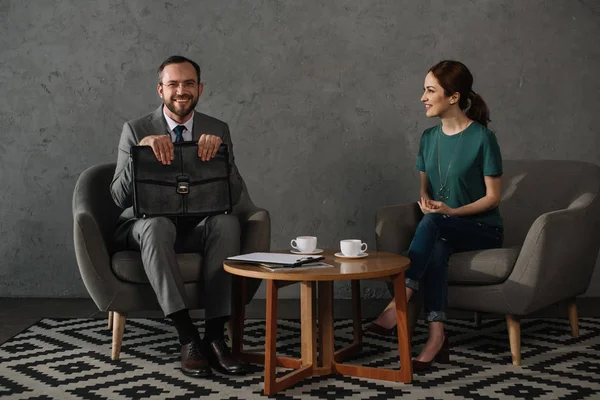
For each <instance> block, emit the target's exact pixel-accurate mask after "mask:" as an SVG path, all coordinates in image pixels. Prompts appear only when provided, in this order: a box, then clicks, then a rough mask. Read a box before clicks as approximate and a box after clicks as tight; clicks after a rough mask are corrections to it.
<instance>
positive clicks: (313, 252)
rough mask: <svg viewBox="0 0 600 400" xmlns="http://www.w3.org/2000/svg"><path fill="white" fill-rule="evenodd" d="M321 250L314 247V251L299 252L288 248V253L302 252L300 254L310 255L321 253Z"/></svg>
mask: <svg viewBox="0 0 600 400" xmlns="http://www.w3.org/2000/svg"><path fill="white" fill-rule="evenodd" d="M322 252H323V249H315V250H314V251H311V252H308V253H303V252H301V251H299V250H290V253H293V254H302V255H306V256H309V255H312V254H321V253H322Z"/></svg>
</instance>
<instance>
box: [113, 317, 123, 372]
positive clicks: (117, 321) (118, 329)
mask: <svg viewBox="0 0 600 400" xmlns="http://www.w3.org/2000/svg"><path fill="white" fill-rule="evenodd" d="M113 315H114V318H113V331H112V333H113V335H112V359H113V360H118V359H119V355H120V354H121V343H123V333H124V332H125V319H126V316H125V314H121V313H119V312H117V311H114V312H113Z"/></svg>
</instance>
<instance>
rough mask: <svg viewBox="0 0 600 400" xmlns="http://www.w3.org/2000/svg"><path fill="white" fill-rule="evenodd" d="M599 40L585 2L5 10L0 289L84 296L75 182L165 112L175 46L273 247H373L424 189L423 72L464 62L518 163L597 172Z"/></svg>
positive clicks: (376, 289) (180, 4) (599, 288)
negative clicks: (553, 163) (387, 208)
mask: <svg viewBox="0 0 600 400" xmlns="http://www.w3.org/2000/svg"><path fill="white" fill-rule="evenodd" d="M226 5H227V6H226ZM598 38H600V6H599V5H598V2H595V1H592V0H586V1H566V0H565V1H558V0H555V1H533V0H529V1H516V0H515V1H499V0H498V1H496V0H495V1H418V2H417V1H398V0H382V1H364V0H346V1H312V0H307V1H301V2H296V1H294V2H292V1H264V0H263V1H255V0H253V1H220V0H203V1H185V2H184V1H176V0H171V1H168V2H165V1H142V0H136V1H117V0H104V1H98V2H91V1H79V0H71V1H67V0H54V1H49V0H48V1H43V0H30V1H23V0H0V88H1V95H0V128H1V129H0V137H1V140H0V160H1V162H0V166H1V169H0V184H1V190H0V205H1V206H0V296H64V297H70V296H85V295H86V291H85V288H84V286H83V284H82V283H81V280H80V277H79V272H78V270H77V266H76V262H75V257H74V254H73V240H72V227H71V223H72V219H71V194H72V190H73V187H74V185H75V180H76V178H77V176H78V175H79V173H81V171H83V170H84V169H85V168H86V167H88V166H91V165H93V164H97V163H103V162H110V161H114V160H115V159H116V153H115V149H116V146H117V141H118V137H119V133H120V129H121V127H122V124H123V122H124V121H126V120H128V119H131V118H134V117H137V116H139V115H142V114H144V113H147V112H149V111H151V110H153V109H154V108H155V107H156V106H157V105H158V104H159V99H158V97H157V95H156V89H155V87H156V76H155V69H156V67H157V65H158V64H159V63H160V62H161V61H162V60H163V59H165V58H166V57H167V56H169V55H172V54H182V55H186V56H189V57H191V58H193V59H195V60H197V61H198V62H199V63H200V64H201V66H202V69H203V80H204V81H205V83H206V89H205V93H204V96H203V97H202V98H201V101H200V103H199V107H198V108H199V110H201V111H203V112H206V113H208V114H212V115H214V116H216V117H218V118H221V119H223V120H225V121H228V122H229V124H230V126H231V129H232V137H233V140H234V143H235V145H236V153H237V160H238V165H239V167H240V169H241V171H243V175H244V177H245V179H246V181H247V183H248V186H249V188H250V191H251V194H252V196H253V198H254V200H255V202H256V203H257V204H258V205H260V206H263V207H265V208H267V209H269V210H270V212H271V215H272V221H273V238H272V239H273V240H272V245H273V248H274V249H277V248H287V246H288V242H289V240H290V239H291V238H292V237H294V236H295V235H297V234H314V235H317V236H318V237H319V240H320V242H319V244H320V246H321V247H323V246H336V245H337V243H338V241H339V240H340V239H343V238H349V237H356V238H362V239H364V240H366V241H367V242H368V244H369V246H371V247H374V245H375V243H374V240H375V239H374V236H375V235H374V228H375V226H374V225H375V224H374V219H375V211H376V210H377V209H378V208H380V207H381V206H383V205H388V204H394V203H401V202H408V201H413V200H415V198H416V195H417V189H418V184H417V173H416V171H415V170H414V168H413V165H414V160H415V154H416V151H417V146H418V140H419V136H420V134H421V132H422V131H423V129H425V128H427V127H429V126H431V125H432V124H435V123H437V121H435V120H428V119H427V118H426V117H425V116H424V112H423V107H422V106H421V104H420V103H419V98H420V96H421V91H422V85H423V78H424V76H425V73H426V71H427V68H428V67H430V66H431V65H433V64H434V63H436V62H437V61H439V60H441V59H445V58H453V59H458V60H462V61H463V62H465V63H466V64H467V65H468V66H469V67H470V68H471V70H472V71H473V73H474V75H475V86H474V89H475V90H476V91H477V92H479V93H480V94H482V96H483V97H484V99H485V100H486V101H487V102H488V104H489V107H490V109H491V116H492V120H493V122H492V127H493V129H495V131H496V132H497V135H498V138H499V141H500V144H501V146H502V150H503V154H504V157H505V158H532V159H540V158H553V159H577V160H585V161H590V162H594V163H600V143H599V142H600V139H598V137H599V133H600V128H599V127H600V112H599V111H598V110H600V77H599V75H598V71H600V40H598ZM599 240H600V238H599ZM382 289H383V285H373V286H368V287H367V289H366V295H371V296H380V295H382V294H383V293H384V291H383V290H382ZM337 291H338V293H337V295H338V296H340V297H343V296H346V295H347V294H348V291H347V288H346V287H345V286H340V287H338V288H337ZM588 294H591V295H596V296H599V295H600V271H598V268H597V270H596V274H595V276H594V279H593V282H592V285H591V288H590V290H589V291H588ZM283 295H284V296H295V295H297V293H296V292H295V289H290V290H288V291H286V292H285V293H284V294H283Z"/></svg>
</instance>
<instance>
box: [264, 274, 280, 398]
mask: <svg viewBox="0 0 600 400" xmlns="http://www.w3.org/2000/svg"><path fill="white" fill-rule="evenodd" d="M277 294H278V293H277V286H276V285H275V281H274V280H272V279H269V280H267V310H266V311H267V312H266V314H267V315H266V318H267V321H266V327H265V336H266V338H265V394H266V395H267V396H269V395H271V394H273V393H275V390H276V388H275V386H276V385H275V384H276V381H275V372H277V371H276V370H277V364H276V361H275V358H276V357H277V354H276V345H277V342H276V340H277Z"/></svg>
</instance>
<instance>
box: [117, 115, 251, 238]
mask: <svg viewBox="0 0 600 400" xmlns="http://www.w3.org/2000/svg"><path fill="white" fill-rule="evenodd" d="M162 107H163V106H162V105H161V106H160V107H158V108H157V109H156V111H154V112H153V113H151V114H148V115H145V116H143V117H140V118H137V119H134V120H131V121H129V122H126V123H125V124H124V125H123V131H122V132H121V139H120V141H119V154H118V157H117V167H116V169H115V175H114V177H113V180H112V183H111V184H110V193H111V195H112V198H113V200H114V201H115V203H116V204H117V205H118V206H119V207H121V208H124V209H125V210H124V211H123V213H122V214H121V216H120V217H119V220H118V222H117V226H118V228H117V237H118V236H120V235H119V233H125V232H126V231H128V230H129V229H128V228H129V226H130V225H131V223H133V221H135V217H134V214H133V185H132V182H133V180H132V166H131V159H130V157H129V153H130V149H131V146H137V144H138V143H139V142H140V141H141V140H142V139H143V138H144V137H146V136H150V135H161V134H162V135H169V126H168V125H167V121H166V120H165V117H164V116H163V110H162ZM203 133H210V134H212V135H216V136H219V137H220V138H221V139H222V140H223V143H225V144H227V146H228V147H229V163H230V165H231V176H230V184H231V198H232V201H233V204H236V203H237V202H238V201H239V199H240V196H241V193H242V185H243V184H242V178H241V177H240V173H239V171H238V169H237V166H236V165H235V157H234V155H233V144H232V143H231V136H230V134H229V126H228V125H227V124H226V123H225V122H223V121H220V120H218V119H216V118H213V117H210V116H208V115H206V114H202V113H199V112H197V111H195V112H194V127H193V132H192V139H193V140H198V139H199V138H200V135H202V134H203Z"/></svg>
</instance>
